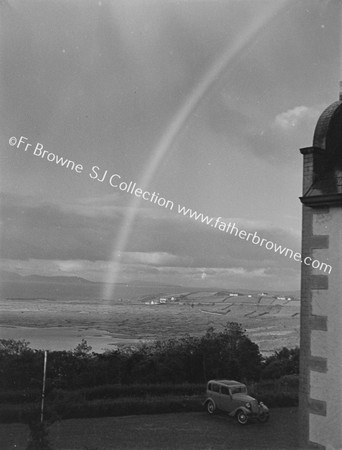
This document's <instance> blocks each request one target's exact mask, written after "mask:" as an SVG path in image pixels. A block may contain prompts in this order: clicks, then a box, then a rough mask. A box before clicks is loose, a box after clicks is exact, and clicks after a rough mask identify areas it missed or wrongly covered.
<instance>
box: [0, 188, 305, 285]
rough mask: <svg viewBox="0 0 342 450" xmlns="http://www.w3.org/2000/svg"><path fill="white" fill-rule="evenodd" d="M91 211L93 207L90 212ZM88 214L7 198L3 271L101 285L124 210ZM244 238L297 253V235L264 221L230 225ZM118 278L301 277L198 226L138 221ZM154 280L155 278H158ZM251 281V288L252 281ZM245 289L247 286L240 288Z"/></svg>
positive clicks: (281, 260)
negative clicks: (74, 277)
mask: <svg viewBox="0 0 342 450" xmlns="http://www.w3.org/2000/svg"><path fill="white" fill-rule="evenodd" d="M87 206H89V205H87ZM98 212H99V214H98V215H97V216H96V215H93V214H91V215H90V214H89V213H88V210H87V209H86V210H83V209H82V208H79V209H77V208H70V207H69V206H68V207H64V206H61V205H56V204H49V205H46V204H44V203H40V202H36V204H35V203H34V201H33V200H32V199H31V200H30V199H28V200H25V198H24V197H16V196H13V195H11V196H6V195H2V220H3V222H4V224H5V226H4V227H3V233H2V240H1V254H2V257H3V258H4V262H3V265H4V266H5V267H6V264H7V265H8V267H12V268H13V270H14V271H17V272H18V273H22V274H27V273H41V274H49V275H52V274H54V275H56V274H57V275H58V274H63V273H64V274H69V275H77V276H83V277H85V278H88V279H91V280H94V279H97V280H102V277H103V274H104V273H105V271H106V270H108V269H109V268H110V267H111V264H112V262H111V260H110V257H111V248H112V245H113V242H114V240H115V238H116V236H117V232H118V229H119V226H120V224H121V222H122V220H123V213H124V211H123V210H120V208H118V209H117V210H116V211H115V214H113V215H107V214H106V210H104V211H102V213H101V209H99V211H98ZM222 220H224V221H225V222H226V223H229V221H230V222H232V223H235V224H236V227H238V229H239V230H246V231H248V232H251V233H254V232H256V233H257V234H258V235H259V236H260V237H262V238H265V239H267V240H270V241H272V242H275V243H277V244H281V245H283V246H285V247H288V248H291V249H293V250H294V251H298V249H299V248H300V245H299V244H300V238H299V236H298V234H297V233H295V232H293V230H287V229H285V228H284V229H283V228H279V227H275V226H272V224H271V223H269V222H267V221H254V220H246V219H244V218H238V217H236V218H231V219H228V218H225V219H222ZM119 261H120V270H121V278H122V279H123V280H125V281H126V280H127V281H129V279H137V278H138V279H139V277H144V276H145V277H147V279H158V280H159V281H162V282H167V277H170V280H169V282H171V280H172V282H173V283H176V284H185V285H186V284H189V283H190V284H191V282H194V281H196V282H197V281H201V280H202V281H203V282H204V278H203V273H205V281H206V282H208V283H209V284H214V283H215V282H216V283H221V284H222V283H226V282H227V283H228V282H234V280H235V281H236V280H239V281H240V285H243V280H245V281H246V282H248V283H249V282H251V280H255V279H256V278H258V277H259V278H262V279H263V280H264V281H267V282H270V283H278V281H277V279H278V278H279V277H280V278H281V277H282V275H281V273H282V271H283V273H286V272H288V271H289V272H290V273H291V274H292V276H294V279H295V280H297V279H298V276H299V270H300V266H299V264H298V263H295V262H294V261H293V260H291V259H290V258H286V257H284V256H282V255H279V254H275V253H274V252H272V251H269V250H267V249H265V248H263V247H260V246H257V245H253V244H252V243H251V242H247V241H245V240H241V239H239V237H237V236H235V234H234V233H233V234H230V233H225V232H222V231H219V230H218V229H214V228H212V227H210V226H208V225H205V224H201V223H199V222H196V221H195V220H193V219H188V218H185V217H183V218H182V220H180V217H179V215H177V214H172V213H170V214H169V216H168V220H166V218H165V216H164V215H163V214H162V215H161V217H159V218H158V216H152V217H150V216H149V215H145V214H144V211H143V212H142V214H139V215H138V217H137V220H136V222H135V224H134V227H133V229H132V233H131V235H130V239H129V242H128V244H127V248H126V249H125V251H123V252H122V253H121V255H120V260H119ZM155 277H157V278H155ZM248 280H249V281H248ZM241 283H242V284H241Z"/></svg>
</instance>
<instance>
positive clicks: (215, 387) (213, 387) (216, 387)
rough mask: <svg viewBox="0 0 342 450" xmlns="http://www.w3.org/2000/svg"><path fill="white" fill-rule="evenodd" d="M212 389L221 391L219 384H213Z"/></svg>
mask: <svg viewBox="0 0 342 450" xmlns="http://www.w3.org/2000/svg"><path fill="white" fill-rule="evenodd" d="M211 390H212V391H214V392H219V391H220V386H219V385H218V384H213V385H212V388H211Z"/></svg>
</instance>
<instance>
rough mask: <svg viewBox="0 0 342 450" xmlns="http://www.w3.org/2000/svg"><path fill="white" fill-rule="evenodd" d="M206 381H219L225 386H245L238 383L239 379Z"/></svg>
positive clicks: (212, 381)
mask: <svg viewBox="0 0 342 450" xmlns="http://www.w3.org/2000/svg"><path fill="white" fill-rule="evenodd" d="M208 383H220V384H224V385H226V386H244V387H245V386H246V385H245V384H243V383H240V382H239V381H234V380H210V381H208Z"/></svg>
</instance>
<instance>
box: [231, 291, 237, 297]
mask: <svg viewBox="0 0 342 450" xmlns="http://www.w3.org/2000/svg"><path fill="white" fill-rule="evenodd" d="M229 296H230V297H238V296H239V294H237V293H236V292H231V293H230V294H229Z"/></svg>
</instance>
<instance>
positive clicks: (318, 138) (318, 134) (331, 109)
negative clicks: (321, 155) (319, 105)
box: [313, 101, 342, 150]
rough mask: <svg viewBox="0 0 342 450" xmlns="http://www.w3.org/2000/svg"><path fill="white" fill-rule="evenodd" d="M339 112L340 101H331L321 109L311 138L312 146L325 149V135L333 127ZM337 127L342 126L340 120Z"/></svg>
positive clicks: (341, 108)
mask: <svg viewBox="0 0 342 450" xmlns="http://www.w3.org/2000/svg"><path fill="white" fill-rule="evenodd" d="M341 113H342V101H337V102H334V103H332V104H331V105H330V106H328V107H327V108H326V109H325V110H324V111H323V113H322V114H321V116H320V118H319V119H318V122H317V125H316V128H315V133H314V138H313V146H314V147H316V148H320V149H322V150H326V148H327V135H328V133H329V132H330V131H332V130H333V128H335V127H334V125H335V123H336V119H338V116H340V115H341ZM339 128H340V129H341V128H342V120H341V123H340V124H339ZM329 134H330V133H329ZM333 134H334V133H333Z"/></svg>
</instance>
